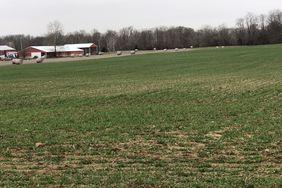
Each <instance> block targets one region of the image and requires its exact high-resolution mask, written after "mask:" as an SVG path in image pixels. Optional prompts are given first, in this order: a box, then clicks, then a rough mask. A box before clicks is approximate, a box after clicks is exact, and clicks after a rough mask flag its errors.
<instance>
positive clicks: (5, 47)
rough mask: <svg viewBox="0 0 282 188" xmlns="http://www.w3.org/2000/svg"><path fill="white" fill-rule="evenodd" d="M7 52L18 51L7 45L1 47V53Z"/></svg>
mask: <svg viewBox="0 0 282 188" xmlns="http://www.w3.org/2000/svg"><path fill="white" fill-rule="evenodd" d="M7 50H16V49H14V48H11V47H9V46H6V45H0V51H7Z"/></svg>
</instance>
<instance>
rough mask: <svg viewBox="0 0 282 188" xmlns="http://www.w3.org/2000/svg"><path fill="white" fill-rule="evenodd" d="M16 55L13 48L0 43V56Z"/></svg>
mask: <svg viewBox="0 0 282 188" xmlns="http://www.w3.org/2000/svg"><path fill="white" fill-rule="evenodd" d="M16 55H17V51H16V50H15V49H14V48H11V47H9V46H6V45H0V58H5V57H10V56H12V57H15V56H16Z"/></svg>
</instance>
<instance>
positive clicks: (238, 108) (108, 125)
mask: <svg viewBox="0 0 282 188" xmlns="http://www.w3.org/2000/svg"><path fill="white" fill-rule="evenodd" d="M36 186H39V187H59V186H63V187H71V186H73V187H273V188H274V187H275V188H276V187H281V186H282V45H271V46H255V47H230V48H225V49H216V48H210V49H203V50H195V51H188V52H176V53H159V54H147V55H135V56H129V57H119V58H111V59H100V60H89V61H80V62H66V63H57V64H55V63H53V64H52V63H50V64H32V65H22V66H2V67H0V187H36Z"/></svg>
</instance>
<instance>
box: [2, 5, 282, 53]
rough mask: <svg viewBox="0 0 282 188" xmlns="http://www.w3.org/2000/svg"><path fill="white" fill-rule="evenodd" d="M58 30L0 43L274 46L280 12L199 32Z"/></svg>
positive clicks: (281, 33) (107, 47)
mask: <svg viewBox="0 0 282 188" xmlns="http://www.w3.org/2000/svg"><path fill="white" fill-rule="evenodd" d="M53 23H54V22H53ZM57 24H59V23H57ZM49 27H51V26H50V25H49ZM50 30H51V29H50V28H49V31H50ZM58 31H59V32H55V34H56V35H55V36H56V37H55V38H54V36H52V35H54V32H48V34H46V35H45V36H40V37H33V36H30V35H10V36H3V37H0V44H6V45H9V46H11V47H15V48H16V49H17V50H21V49H23V48H26V47H28V46H42V45H53V44H54V40H55V43H56V45H62V44H69V43H88V42H89V43H90V42H94V43H96V44H97V45H98V47H99V49H98V50H99V51H103V52H107V51H117V50H132V49H136V48H137V49H140V50H152V49H154V48H157V49H165V48H167V49H172V48H189V47H190V46H194V47H208V46H231V45H259V44H275V43H282V11H280V10H275V11H271V12H270V13H269V14H268V15H264V14H262V15H254V14H251V13H249V14H247V15H246V16H245V17H243V18H240V19H238V20H237V24H236V26H235V27H234V28H227V27H226V26H224V25H221V26H218V27H212V26H206V27H203V28H202V29H199V30H194V29H192V28H187V27H170V28H168V27H158V28H154V29H145V30H136V29H134V28H133V27H127V28H123V29H121V30H119V31H113V30H108V31H107V32H105V33H100V32H99V31H98V30H95V29H94V30H93V31H91V32H86V31H84V30H81V31H76V32H72V33H67V34H64V33H63V30H61V29H60V30H58Z"/></svg>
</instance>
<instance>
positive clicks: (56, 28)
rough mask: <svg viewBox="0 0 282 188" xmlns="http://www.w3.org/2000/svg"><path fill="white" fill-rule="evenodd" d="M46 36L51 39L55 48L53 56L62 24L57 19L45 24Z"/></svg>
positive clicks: (60, 34) (61, 33) (61, 30)
mask: <svg viewBox="0 0 282 188" xmlns="http://www.w3.org/2000/svg"><path fill="white" fill-rule="evenodd" d="M47 31H48V36H49V37H50V38H51V39H53V40H52V43H53V45H54V48H55V57H56V56H57V44H58V40H59V37H60V36H62V35H63V24H62V23H61V22H59V21H57V20H56V21H53V22H50V23H49V24H48V25H47Z"/></svg>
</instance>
